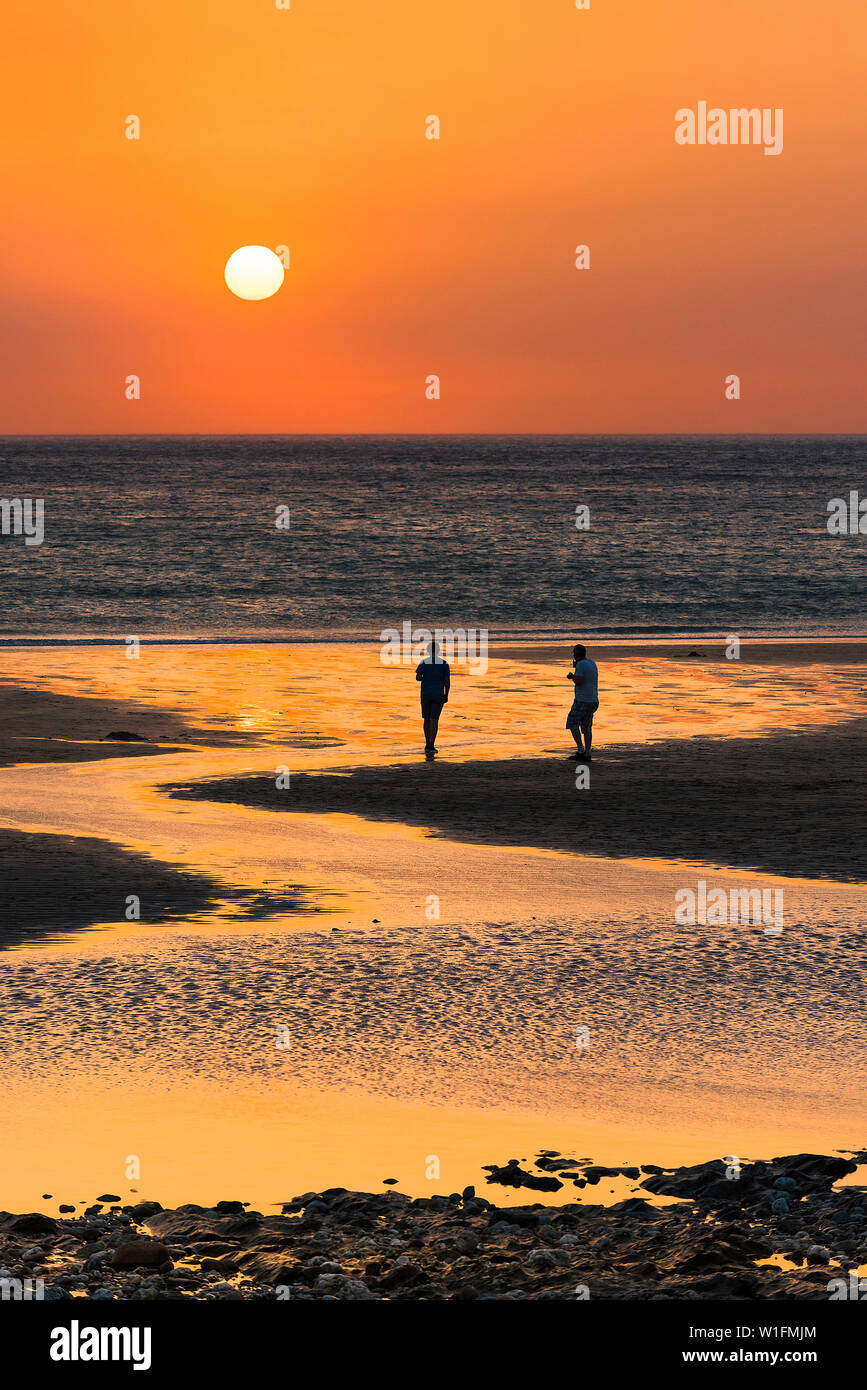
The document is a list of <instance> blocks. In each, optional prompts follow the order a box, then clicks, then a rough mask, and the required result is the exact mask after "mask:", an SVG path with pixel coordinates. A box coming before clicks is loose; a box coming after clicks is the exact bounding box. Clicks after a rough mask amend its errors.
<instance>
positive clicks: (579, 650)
mask: <svg viewBox="0 0 867 1390" xmlns="http://www.w3.org/2000/svg"><path fill="white" fill-rule="evenodd" d="M586 655H587V648H586V647H582V645H581V643H580V642H576V643H575V646H574V647H573V648H572V659H573V661H583V660H584V658H585V656H586Z"/></svg>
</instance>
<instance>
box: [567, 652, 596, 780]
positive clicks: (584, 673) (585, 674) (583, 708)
mask: <svg viewBox="0 0 867 1390" xmlns="http://www.w3.org/2000/svg"><path fill="white" fill-rule="evenodd" d="M572 666H573V668H574V669H573V670H572V671H569V672H568V674H567V677H566V679H567V680H570V681H573V682H574V685H575V698H574V700H573V701H572V708H571V709H570V711H569V713H568V715H567V716H566V728H567V729H569V730H570V732H571V734H572V737H573V738H574V740H575V742H576V744H577V745H578V749H577V752H575V753H570V754H569V757H570V759H571V760H572V761H573V762H581V763H590V762H592V761H593V759H592V757H591V756H590V749H591V748H592V746H593V716H594V714H595V713H596V711H597V710H598V708H599V671H598V670H597V667H596V662H595V661H591V660H590V659H589V658H588V656H587V648H586V647H582V645H581V643H580V642H579V643H577V644H576V645H575V646H574V647H573V648H572Z"/></svg>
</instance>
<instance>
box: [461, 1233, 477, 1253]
mask: <svg viewBox="0 0 867 1390" xmlns="http://www.w3.org/2000/svg"><path fill="white" fill-rule="evenodd" d="M455 1245H456V1246H457V1248H458V1250H460V1252H461V1254H462V1255H474V1254H475V1252H476V1251H477V1250H478V1248H479V1238H478V1236H477V1235H476V1233H475V1231H461V1233H460V1235H459V1236H458V1238H457V1240H456V1241H455Z"/></svg>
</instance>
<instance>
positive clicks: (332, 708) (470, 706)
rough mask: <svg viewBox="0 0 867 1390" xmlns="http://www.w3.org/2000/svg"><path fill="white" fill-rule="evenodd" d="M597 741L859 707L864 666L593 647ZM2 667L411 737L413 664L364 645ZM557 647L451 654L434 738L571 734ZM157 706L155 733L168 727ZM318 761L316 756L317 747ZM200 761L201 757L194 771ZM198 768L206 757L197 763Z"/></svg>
mask: <svg viewBox="0 0 867 1390" xmlns="http://www.w3.org/2000/svg"><path fill="white" fill-rule="evenodd" d="M598 655H599V662H600V695H601V705H600V710H599V713H598V714H597V716H596V738H597V744H598V745H599V746H600V748H601V747H604V745H605V744H609V743H620V742H643V741H646V740H658V739H667V738H688V737H691V736H696V735H704V736H712V737H738V736H740V737H743V736H745V735H759V734H763V733H768V732H770V731H779V730H787V731H789V732H799V731H802V730H804V729H806V728H810V727H819V726H822V725H827V724H831V723H834V722H838V721H843V720H846V719H850V718H852V717H853V716H854V715H856V714H858V713H863V712H867V697H865V692H864V690H863V681H864V675H863V668H861V667H858V666H853V665H851V664H841V665H839V666H836V667H835V666H833V665H829V666H822V667H815V666H807V665H795V666H791V667H788V668H787V667H785V666H774V665H754V666H750V665H747V664H745V663H739V662H735V661H731V662H729V661H720V660H717V661H714V662H709V661H707V662H706V661H689V662H687V661H685V660H675V661H672V660H667V659H665V658H659V657H648V656H640V657H636V658H627V659H620V660H617V661H616V662H615V661H612V662H611V663H609V664H608V665H607V666H606V664H605V660H604V651H600V652H599V653H598ZM4 666H5V675H6V679H7V680H9V681H11V682H18V683H22V684H26V683H28V682H30V683H33V684H37V683H38V684H40V685H42V686H43V687H47V688H50V689H53V690H55V691H58V692H60V693H64V694H72V693H74V694H77V695H90V696H102V697H111V698H115V699H118V698H120V699H128V700H131V701H138V702H142V703H144V704H147V705H154V704H156V705H160V706H163V707H164V708H165V709H166V710H167V711H172V710H174V711H176V713H177V714H178V715H180V716H181V717H183V718H185V719H187V720H189V721H190V722H192V723H194V724H197V725H200V726H201V727H203V728H215V729H220V730H221V731H235V732H237V733H238V734H239V736H240V735H242V734H243V735H244V736H245V741H246V740H247V739H249V736H250V735H251V734H254V735H256V734H258V736H259V737H260V739H261V740H262V741H263V742H266V743H268V744H270V745H277V746H278V747H279V745H280V744H281V743H282V742H284V741H285V742H286V743H287V744H288V745H289V747H290V748H291V747H293V746H294V745H295V741H296V740H298V741H301V742H303V741H304V740H305V739H319V738H325V739H329V740H331V739H333V740H340V741H341V743H342V744H343V747H342V749H341V755H340V756H339V757H335V758H333V759H328V760H327V761H328V762H329V763H330V764H331V765H334V764H335V763H337V762H343V763H346V762H349V761H352V762H355V763H362V762H369V761H371V760H386V759H390V758H391V757H393V756H394V754H402V753H412V752H415V751H417V750H418V748H419V745H420V732H421V725H420V718H419V708H418V686H417V685H416V682H415V679H414V671H413V666H412V665H408V666H404V667H390V666H383V665H382V664H381V662H380V660H379V648H378V647H377V646H374V645H371V646H355V647H348V646H319V645H306V646H305V645H299V646H296V647H293V648H292V649H291V650H290V649H288V648H283V647H277V646H238V647H220V646H213V647H211V646H208V647H177V646H166V647H143V648H142V650H141V656H140V658H139V659H138V660H128V659H127V658H126V656H125V655H124V652H123V650H122V649H121V648H118V650H117V651H114V650H111V649H106V648H62V649H59V648H52V649H47V650H40V651H35V652H34V651H19V650H15V649H9V650H8V651H6V652H4ZM568 668H569V661H568V656H567V654H566V650H565V649H559V648H552V651H551V662H550V664H543V663H541V662H539V661H532V662H531V661H527V662H521V661H518V660H513V659H511V658H510V659H498V658H496V657H491V659H490V665H489V669H488V671H487V673H486V674H485V675H479V674H476V675H473V674H471V673H470V672H467V671H465V670H463V669H462V668H461V667H460V666H458V665H456V666H455V667H454V670H453V681H452V697H451V700H450V702H449V704H448V705H447V706H446V708H445V710H444V712H443V717H442V720H441V724H440V748H441V750H442V751H443V752H444V753H446V754H447V755H449V756H452V757H461V758H487V757H491V758H500V757H503V756H504V755H507V756H508V755H516V756H517V755H521V756H533V754H534V752H542V751H543V750H546V749H552V748H553V749H557V748H559V747H564V748H569V747H571V741H570V739H569V736H568V734H567V733H566V730H565V727H564V726H565V720H566V711H567V709H568V706H569V702H570V698H571V694H572V687H571V685H570V683H569V682H568V681H567V680H566V672H567V670H568ZM175 732H176V731H175V728H174V724H173V720H172V715H171V713H170V712H167V714H166V718H165V734H166V736H167V737H171V736H172V735H173V734H174V733H175ZM323 761H326V760H323ZM205 771H206V769H204V768H203V769H202V773H203V774H204V772H205ZM207 771H210V767H209V768H208V769H207Z"/></svg>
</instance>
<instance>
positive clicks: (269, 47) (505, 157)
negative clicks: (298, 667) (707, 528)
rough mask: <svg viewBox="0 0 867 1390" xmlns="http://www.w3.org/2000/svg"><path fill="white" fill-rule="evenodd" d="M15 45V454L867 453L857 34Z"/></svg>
mask: <svg viewBox="0 0 867 1390" xmlns="http://www.w3.org/2000/svg"><path fill="white" fill-rule="evenodd" d="M4 11H5V15H4V19H3V21H2V34H0V38H2V45H3V50H4V54H5V58H6V63H5V67H6V72H7V76H6V80H5V82H4V85H3V89H2V91H0V122H2V130H0V137H2V155H0V158H2V164H3V168H2V186H3V195H4V196H3V208H4V211H3V216H2V219H0V236H2V266H3V271H4V273H3V275H2V285H0V295H2V315H3V319H4V332H3V339H2V349H0V351H2V360H0V431H2V432H4V433H16V432H21V433H30V432H33V433H43V432H44V433H53V432H64V431H69V432H94V433H97V432H102V431H106V432H120V433H126V432H131V433H139V432H149V431H181V432H183V431H191V432H216V431H230V430H232V431H234V430H237V431H250V432H257V431H262V432H286V433H293V432H295V431H323V432H329V431H347V432H349V431H380V430H382V431H407V432H415V431H419V432H427V431H431V432H442V431H445V432H447V431H463V430H466V431H494V432H496V431H512V430H515V431H540V432H544V431H573V430H574V431H577V432H581V431H590V430H593V431H595V430H599V431H605V430H611V431H643V430H648V431H655V430H660V431H664V430H682V431H691V430H696V431H703V430H707V431H717V430H719V431H734V432H737V431H751V430H769V431H774V430H780V431H798V430H817V431H819V430H821V431H841V432H845V431H862V430H865V429H867V410H865V409H864V407H863V405H862V402H863V400H864V398H865V390H864V387H865V377H867V353H865V348H867V331H865V299H867V296H865V290H867V268H865V251H864V236H865V232H864V227H865V211H867V193H865V178H864V168H865V164H867V123H865V120H864V115H865V98H864V86H865V78H864V73H863V62H864V56H863V55H864V52H865V49H867V7H865V5H864V0H823V3H818V0H816V2H815V3H814V2H813V0H725V2H723V0H719V3H713V0H665V2H664V3H663V2H662V0H660V2H659V3H657V0H591V9H590V11H589V12H582V11H578V10H576V9H575V7H574V3H573V0H437V2H436V3H435V4H431V3H421V0H292V8H291V10H289V11H288V12H284V11H279V10H277V9H276V6H275V4H274V0H183V3H180V0H147V3H145V4H124V3H122V0H87V3H86V4H80V5H68V4H58V5H53V4H52V5H43V6H36V5H34V4H33V0H5V5H4ZM700 99H705V100H707V101H708V102H709V103H710V104H711V105H719V106H722V107H729V106H759V107H765V106H770V107H783V108H784V111H785V127H784V129H785V146H784V150H783V153H782V154H781V155H780V156H779V157H778V158H768V157H765V156H764V155H763V154H762V151H761V149H755V148H731V147H728V148H726V147H722V148H711V147H704V148H700V147H692V148H688V147H687V148H684V147H680V146H678V145H677V144H676V143H675V140H674V128H675V120H674V113H675V111H676V110H677V109H678V108H680V107H686V106H691V107H695V105H696V103H697V102H698V101H699V100H700ZM432 113H435V114H437V115H438V116H439V117H440V119H441V122H442V138H441V140H440V141H438V142H436V141H430V140H426V139H425V138H424V121H425V117H426V116H427V115H429V114H432ZM129 114H136V115H138V116H139V117H140V119H141V122H142V137H141V139H140V140H139V141H137V142H136V141H130V140H127V139H125V138H124V119H125V117H126V116H127V115H129ZM249 242H260V243H262V244H264V245H268V246H272V247H275V246H278V245H280V244H287V245H288V246H289V247H290V248H291V257H292V266H291V270H290V271H289V273H288V274H287V277H286V282H285V284H284V287H283V289H282V290H281V291H280V292H279V293H278V294H277V295H276V296H275V297H274V298H273V299H271V300H269V301H265V302H260V303H246V302H243V301H240V300H238V299H235V298H234V297H233V296H232V295H231V294H230V293H229V291H228V290H227V288H226V286H225V284H224V281H223V266H224V264H225V261H226V259H227V257H228V256H229V255H230V253H231V252H232V251H233V250H234V249H235V248H236V247H237V246H240V245H243V244H245V243H249ZM579 242H586V243H588V244H589V245H590V248H591V269H590V271H588V272H579V271H576V270H575V269H574V254H573V252H574V247H575V246H576V244H578V243H579ZM132 372H135V373H137V374H139V375H140V377H141V380H142V399H141V400H140V401H138V402H129V401H127V400H125V398H124V379H125V377H126V376H127V374H128V373H132ZM731 372H737V373H738V374H739V375H740V376H741V380H742V399H741V400H740V401H738V402H730V401H726V400H725V399H724V394H723V391H724V378H725V376H726V375H727V374H728V373H731ZM429 373H437V374H439V376H440V377H441V380H442V399H441V400H440V401H438V402H431V401H427V400H425V394H424V382H425V377H426V376H427V375H428V374H429Z"/></svg>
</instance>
